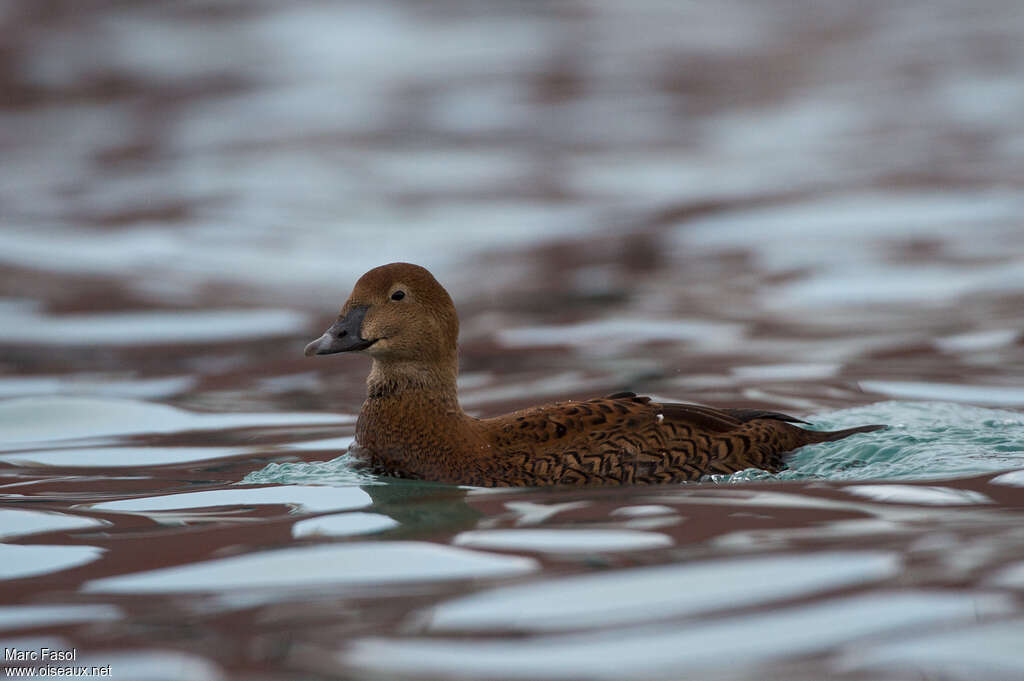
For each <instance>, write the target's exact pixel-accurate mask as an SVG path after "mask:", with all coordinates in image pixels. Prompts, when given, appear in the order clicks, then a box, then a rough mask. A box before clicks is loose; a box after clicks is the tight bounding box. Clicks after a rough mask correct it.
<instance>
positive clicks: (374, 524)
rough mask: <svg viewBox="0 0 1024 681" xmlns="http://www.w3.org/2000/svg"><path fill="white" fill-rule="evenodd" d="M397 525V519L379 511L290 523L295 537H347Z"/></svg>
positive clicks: (320, 517) (338, 514)
mask: <svg viewBox="0 0 1024 681" xmlns="http://www.w3.org/2000/svg"><path fill="white" fill-rule="evenodd" d="M394 527H398V521H397V520H395V519H394V518H389V517H388V516H386V515H381V514H380V513H336V514H334V515H324V516H318V517H316V518H307V519H306V520H300V521H299V522H297V523H295V524H294V525H292V536H293V537H295V538H296V539H302V538H308V537H348V536H351V535H355V534H372V533H374V532H382V531H384V530H390V529H391V528H394Z"/></svg>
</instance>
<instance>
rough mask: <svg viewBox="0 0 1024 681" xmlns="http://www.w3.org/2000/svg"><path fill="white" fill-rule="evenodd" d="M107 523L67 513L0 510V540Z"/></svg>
mask: <svg viewBox="0 0 1024 681" xmlns="http://www.w3.org/2000/svg"><path fill="white" fill-rule="evenodd" d="M106 524H107V523H106V522H104V521H102V520H99V519H98V518H86V517H83V516H79V515H69V514H67V513H56V512H48V511H35V510H29V509H21V508H0V540H5V539H10V538H12V537H20V536H23V535H27V534H36V533H38V532H55V531H58V530H77V529H81V528H84V527H102V526H103V525H106Z"/></svg>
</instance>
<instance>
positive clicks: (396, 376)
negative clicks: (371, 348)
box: [366, 358, 459, 408]
mask: <svg viewBox="0 0 1024 681" xmlns="http://www.w3.org/2000/svg"><path fill="white" fill-rule="evenodd" d="M458 371H459V365H458V360H456V359H455V358H452V359H451V361H446V362H437V363H431V364H425V363H422V362H384V361H381V360H378V359H374V360H373V368H372V369H371V370H370V376H369V377H368V378H367V379H366V397H367V399H368V400H389V399H399V400H405V399H409V398H412V399H414V400H415V399H416V398H417V397H418V396H424V397H425V398H426V399H427V400H428V401H429V402H432V403H435V404H437V405H439V406H443V407H444V408H451V407H452V406H453V405H454V406H455V407H458V404H459V398H458V392H457V388H456V383H455V379H456V377H457V376H458Z"/></svg>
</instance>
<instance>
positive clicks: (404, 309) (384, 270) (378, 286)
mask: <svg viewBox="0 0 1024 681" xmlns="http://www.w3.org/2000/svg"><path fill="white" fill-rule="evenodd" d="M458 336H459V319H458V316H457V315H456V313H455V305H454V303H452V299H451V297H450V296H449V295H448V292H447V291H445V290H444V288H443V287H442V286H441V285H440V284H439V283H437V280H436V279H434V276H433V275H432V274H431V273H430V272H428V271H427V270H426V269H424V268H422V267H420V266H419V265H411V264H409V263H404V262H396V263H391V264H390V265H382V266H380V267H376V268H374V269H372V270H370V271H369V272H367V273H366V274H364V275H363V276H362V277H360V278H359V281H357V282H356V285H355V288H354V289H353V290H352V294H351V295H350V296H349V297H348V300H347V301H346V302H345V305H344V306H343V307H342V308H341V313H340V314H339V315H338V320H337V321H336V322H335V323H334V324H332V325H331V327H330V328H329V329H327V331H326V332H325V333H324V335H322V336H320V338H317V339H316V340H315V341H313V342H312V343H310V344H309V345H307V346H306V351H305V354H306V355H307V356H309V355H331V354H334V353H336V352H364V353H366V354H368V355H370V356H372V357H373V358H374V360H377V361H379V362H383V363H387V364H390V363H400V362H414V363H424V364H434V363H438V362H448V361H451V360H453V359H454V357H455V354H456V347H457V342H458Z"/></svg>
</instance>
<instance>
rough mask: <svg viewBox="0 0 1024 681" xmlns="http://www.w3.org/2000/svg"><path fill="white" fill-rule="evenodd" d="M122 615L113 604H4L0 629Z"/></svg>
mask: <svg viewBox="0 0 1024 681" xmlns="http://www.w3.org/2000/svg"><path fill="white" fill-rule="evenodd" d="M122 615H123V613H122V611H121V609H120V608H118V607H116V606H113V605H101V604H97V605H5V606H0V630H4V629H28V628H30V627H42V626H57V625H64V624H71V623H77V622H111V621H114V620H118V619H120V618H121V617H122Z"/></svg>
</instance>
